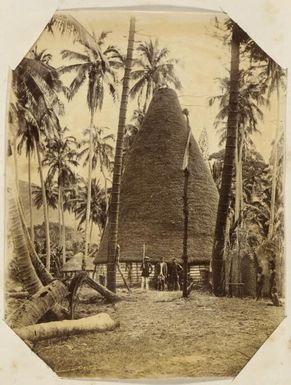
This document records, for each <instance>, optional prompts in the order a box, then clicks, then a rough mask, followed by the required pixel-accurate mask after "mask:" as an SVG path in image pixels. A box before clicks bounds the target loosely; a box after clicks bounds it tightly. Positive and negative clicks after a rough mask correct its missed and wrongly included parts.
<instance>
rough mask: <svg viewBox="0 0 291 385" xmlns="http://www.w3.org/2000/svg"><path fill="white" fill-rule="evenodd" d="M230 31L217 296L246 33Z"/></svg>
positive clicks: (216, 248)
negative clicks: (243, 43)
mask: <svg viewBox="0 0 291 385" xmlns="http://www.w3.org/2000/svg"><path fill="white" fill-rule="evenodd" d="M230 28H231V30H232V36H231V64H230V89H229V103H228V105H229V111H228V120H227V135H226V145H225V155H224V163H223V171H222V179H221V188H220V194H219V201H218V209H217V218H216V226H215V236H214V244H213V251H212V270H213V291H214V294H215V295H222V294H223V255H224V245H225V236H226V234H225V229H226V223H227V216H228V210H229V203H230V191H231V184H232V173H233V164H234V159H235V149H236V142H237V128H238V103H239V64H240V45H241V42H242V40H243V36H242V35H243V32H242V31H241V29H240V28H239V27H238V25H237V24H235V23H233V22H232V23H231V26H230Z"/></svg>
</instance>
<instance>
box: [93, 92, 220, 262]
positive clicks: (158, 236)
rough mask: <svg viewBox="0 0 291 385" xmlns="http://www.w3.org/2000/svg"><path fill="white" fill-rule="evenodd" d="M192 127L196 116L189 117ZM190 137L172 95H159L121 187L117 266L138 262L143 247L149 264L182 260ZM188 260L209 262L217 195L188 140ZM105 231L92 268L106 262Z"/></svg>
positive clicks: (178, 105) (138, 139)
mask: <svg viewBox="0 0 291 385" xmlns="http://www.w3.org/2000/svg"><path fill="white" fill-rule="evenodd" d="M191 120H192V124H195V116H192V117H191ZM187 137H188V128H187V124H186V119H185V117H184V115H183V114H182V110H181V107H180V104H179V101H178V98H177V95H176V93H175V91H173V90H171V89H160V90H159V91H157V92H156V93H155V95H154V97H153V100H152V102H151V104H150V106H149V109H148V112H147V114H146V117H145V119H144V122H143V125H142V128H141V129H140V131H139V133H138V134H137V135H136V138H135V141H134V143H133V145H132V148H131V150H130V153H129V155H128V159H127V162H126V165H125V170H124V174H123V177H122V184H121V196H120V202H121V203H120V217H119V232H118V243H119V244H120V248H121V258H120V260H121V261H140V260H141V259H142V250H143V244H144V243H145V244H146V254H147V255H148V256H149V257H150V258H151V259H152V260H158V259H159V258H160V257H161V256H163V257H164V258H165V260H166V261H169V260H171V258H173V257H176V258H178V259H180V258H181V255H182V245H183V228H184V226H183V218H184V216H183V183H184V179H183V171H182V170H181V166H182V160H183V156H184V150H185V145H186V142H187ZM189 171H190V176H189V190H188V191H189V193H188V194H189V241H188V245H189V247H188V250H189V259H190V262H201V261H205V262H206V261H209V260H210V257H211V251H212V243H213V235H214V226H215V218H216V209H217V201H218V193H217V189H216V186H215V184H214V182H213V179H212V176H211V174H210V172H209V170H208V168H207V166H206V164H205V162H204V160H203V158H202V155H201V153H200V150H199V148H198V145H197V143H196V141H195V139H194V137H193V136H191V147H190V163H189ZM107 245H108V229H107V230H105V234H104V237H103V239H102V242H101V245H100V248H99V253H98V255H97V256H96V258H95V263H102V262H105V261H106V260H107Z"/></svg>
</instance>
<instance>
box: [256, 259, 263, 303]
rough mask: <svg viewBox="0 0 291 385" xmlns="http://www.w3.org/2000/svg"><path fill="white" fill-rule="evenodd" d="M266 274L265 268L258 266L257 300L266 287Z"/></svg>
mask: <svg viewBox="0 0 291 385" xmlns="http://www.w3.org/2000/svg"><path fill="white" fill-rule="evenodd" d="M264 282H265V276H264V274H263V269H262V267H261V266H258V270H257V285H256V289H257V290H256V300H258V299H260V298H262V290H263V287H264Z"/></svg>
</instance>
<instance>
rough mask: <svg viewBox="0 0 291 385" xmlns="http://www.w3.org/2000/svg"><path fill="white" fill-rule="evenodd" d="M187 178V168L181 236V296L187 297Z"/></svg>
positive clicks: (186, 172) (187, 172)
mask: <svg viewBox="0 0 291 385" xmlns="http://www.w3.org/2000/svg"><path fill="white" fill-rule="evenodd" d="M188 180H189V171H188V168H185V170H184V196H183V201H184V210H183V211H184V238H183V297H184V298H187V297H188V290H187V289H188V217H189V207H188Z"/></svg>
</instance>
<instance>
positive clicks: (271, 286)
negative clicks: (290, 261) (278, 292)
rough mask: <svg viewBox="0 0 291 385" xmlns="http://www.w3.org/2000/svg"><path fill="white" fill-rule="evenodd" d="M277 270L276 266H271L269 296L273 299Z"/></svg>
mask: <svg viewBox="0 0 291 385" xmlns="http://www.w3.org/2000/svg"><path fill="white" fill-rule="evenodd" d="M275 280H276V270H275V266H272V267H271V270H270V279H269V297H270V298H271V299H272V289H273V287H274V286H276V281H275Z"/></svg>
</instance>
